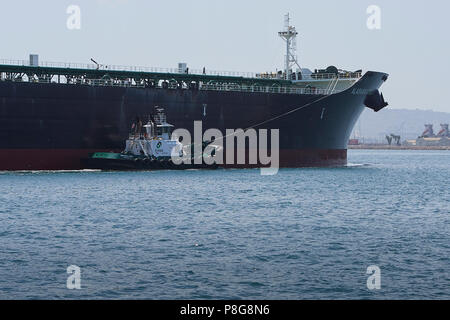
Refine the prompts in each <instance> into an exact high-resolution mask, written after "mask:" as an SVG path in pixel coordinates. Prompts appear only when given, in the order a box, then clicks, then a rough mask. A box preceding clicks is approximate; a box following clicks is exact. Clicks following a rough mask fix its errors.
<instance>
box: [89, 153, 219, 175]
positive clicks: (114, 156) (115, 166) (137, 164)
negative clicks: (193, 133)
mask: <svg viewBox="0 0 450 320" xmlns="http://www.w3.org/2000/svg"><path fill="white" fill-rule="evenodd" d="M82 166H83V168H85V169H99V170H107V171H125V170H131V171H138V170H186V169H216V168H217V167H218V166H217V165H206V164H175V163H173V162H172V160H171V159H170V158H161V159H159V158H158V159H156V158H149V157H144V156H134V155H127V154H122V153H113V152H95V153H92V154H90V155H89V157H88V158H87V159H82Z"/></svg>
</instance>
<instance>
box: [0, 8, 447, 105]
mask: <svg viewBox="0 0 450 320" xmlns="http://www.w3.org/2000/svg"><path fill="white" fill-rule="evenodd" d="M372 4H374V5H378V6H379V7H380V8H381V29H380V30H369V29H368V28H367V26H366V21H367V18H368V14H367V13H366V9H367V7H368V6H369V5H372ZM69 5H78V6H79V7H80V9H81V29H80V30H69V29H68V28H67V26H66V22H67V19H68V17H69V15H68V14H67V13H66V10H67V7H68V6H69ZM286 12H290V13H291V16H292V24H293V25H295V26H296V27H297V30H298V31H299V32H300V37H299V38H298V51H299V52H298V56H299V60H300V64H301V66H302V67H308V68H310V69H314V68H324V67H327V66H328V65H336V66H337V67H339V68H342V69H348V70H357V69H363V70H377V71H385V72H387V73H389V74H390V78H389V81H388V82H387V83H386V84H385V85H384V86H383V88H382V91H383V93H384V95H385V98H386V100H387V101H388V102H389V103H390V105H391V107H394V108H411V109H415V108H424V109H433V110H439V111H447V112H450V103H449V102H448V101H449V98H448V92H449V91H450V90H449V88H448V86H449V85H450V83H449V80H448V76H449V74H450V41H449V40H450V39H449V31H450V18H449V15H450V1H447V0H428V1H417V0H414V1H411V0H410V1H402V0H396V1H392V0H389V1H387V0H371V1H366V0H340V1H336V0H322V1H320V0H314V1H299V0H295V1H287V0H278V1H274V0H271V1H267V0H239V1H236V0H227V1H215V0H189V1H186V0H183V1H178V0H170V1H164V0H159V1H153V0H146V1H144V0H141V1H139V0H70V1H65V0H53V1H50V0H40V1H29V0H27V1H24V0H14V1H6V0H2V1H1V5H0V30H1V34H2V37H1V41H0V49H1V50H0V59H28V54H29V53H38V54H39V55H40V60H41V61H56V62H84V63H89V62H90V61H89V60H90V58H91V57H94V58H95V59H96V60H97V61H99V62H101V63H103V64H117V65H138V66H154V67H176V65H177V63H178V62H187V63H188V65H189V66H190V67H191V68H199V69H200V68H203V66H206V67H207V68H209V69H214V70H232V71H252V72H259V71H271V70H275V69H276V68H278V69H281V68H282V65H283V55H284V46H283V42H282V40H281V39H280V38H278V35H277V32H278V31H280V30H281V29H282V28H283V16H284V14H285V13H286Z"/></svg>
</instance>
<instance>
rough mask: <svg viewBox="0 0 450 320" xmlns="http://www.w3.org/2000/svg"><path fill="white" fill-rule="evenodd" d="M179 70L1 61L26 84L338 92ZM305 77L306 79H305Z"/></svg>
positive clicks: (8, 74) (1, 68) (262, 77)
mask: <svg viewBox="0 0 450 320" xmlns="http://www.w3.org/2000/svg"><path fill="white" fill-rule="evenodd" d="M180 71H181V70H179V69H170V68H148V67H125V66H109V65H108V66H102V65H94V64H76V63H49V62H41V63H39V66H30V65H29V62H28V61H25V60H0V80H2V81H14V82H28V83H57V84H68V85H90V86H113V87H134V88H147V87H154V88H163V89H190V90H210V91H237V92H259V93H282V94H317V95H328V94H333V93H337V92H340V90H336V86H335V85H334V87H331V86H329V87H328V88H326V89H323V88H322V89H320V88H314V86H306V85H304V86H303V87H301V86H299V85H298V82H299V81H294V82H292V81H290V80H284V79H280V78H277V77H275V78H274V77H273V76H272V75H273V74H271V76H268V74H255V73H242V72H224V71H206V70H189V71H188V72H180ZM356 76H360V75H355V74H348V75H345V74H343V75H335V74H318V75H310V76H308V78H311V79H310V80H318V79H328V81H330V83H333V82H334V81H336V82H337V81H339V80H340V79H353V78H355V77H356ZM307 81H308V79H305V82H307Z"/></svg>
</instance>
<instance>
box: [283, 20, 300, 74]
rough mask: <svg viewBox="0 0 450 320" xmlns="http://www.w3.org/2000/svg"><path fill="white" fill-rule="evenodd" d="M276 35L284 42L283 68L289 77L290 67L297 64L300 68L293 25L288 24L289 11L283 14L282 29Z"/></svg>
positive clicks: (296, 33) (295, 31) (295, 32)
mask: <svg viewBox="0 0 450 320" xmlns="http://www.w3.org/2000/svg"><path fill="white" fill-rule="evenodd" d="M278 35H279V36H280V37H281V38H282V39H283V40H284V41H285V42H286V56H285V70H284V72H285V73H284V75H285V78H286V79H290V74H291V70H292V67H293V66H294V65H297V66H298V68H299V69H300V70H301V68H300V65H299V64H298V61H297V35H298V32H297V30H295V27H293V26H291V25H290V17H289V13H287V14H286V15H285V16H284V31H280V32H278Z"/></svg>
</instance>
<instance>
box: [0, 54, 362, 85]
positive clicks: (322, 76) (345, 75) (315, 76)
mask: <svg viewBox="0 0 450 320" xmlns="http://www.w3.org/2000/svg"><path fill="white" fill-rule="evenodd" d="M0 65H12V66H23V67H30V66H31V65H30V62H29V61H28V60H6V59H3V60H2V59H0ZM35 67H45V68H64V69H85V70H101V71H128V72H146V73H165V74H167V73H169V74H192V75H207V76H224V77H242V78H250V79H264V80H286V76H285V74H283V73H279V72H277V73H274V72H259V73H255V72H242V71H217V70H209V69H206V68H205V69H191V68H189V69H188V70H187V71H185V70H182V69H180V68H160V67H142V66H141V67H140V66H121V65H103V64H98V65H96V64H86V63H72V62H70V63H67V62H46V61H42V62H39V65H36V66H35ZM361 76H362V73H361V72H359V71H358V72H339V73H338V74H336V73H312V74H302V75H301V79H300V78H296V75H295V74H293V77H291V79H289V80H293V81H314V80H332V79H335V78H338V79H358V78H361Z"/></svg>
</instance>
